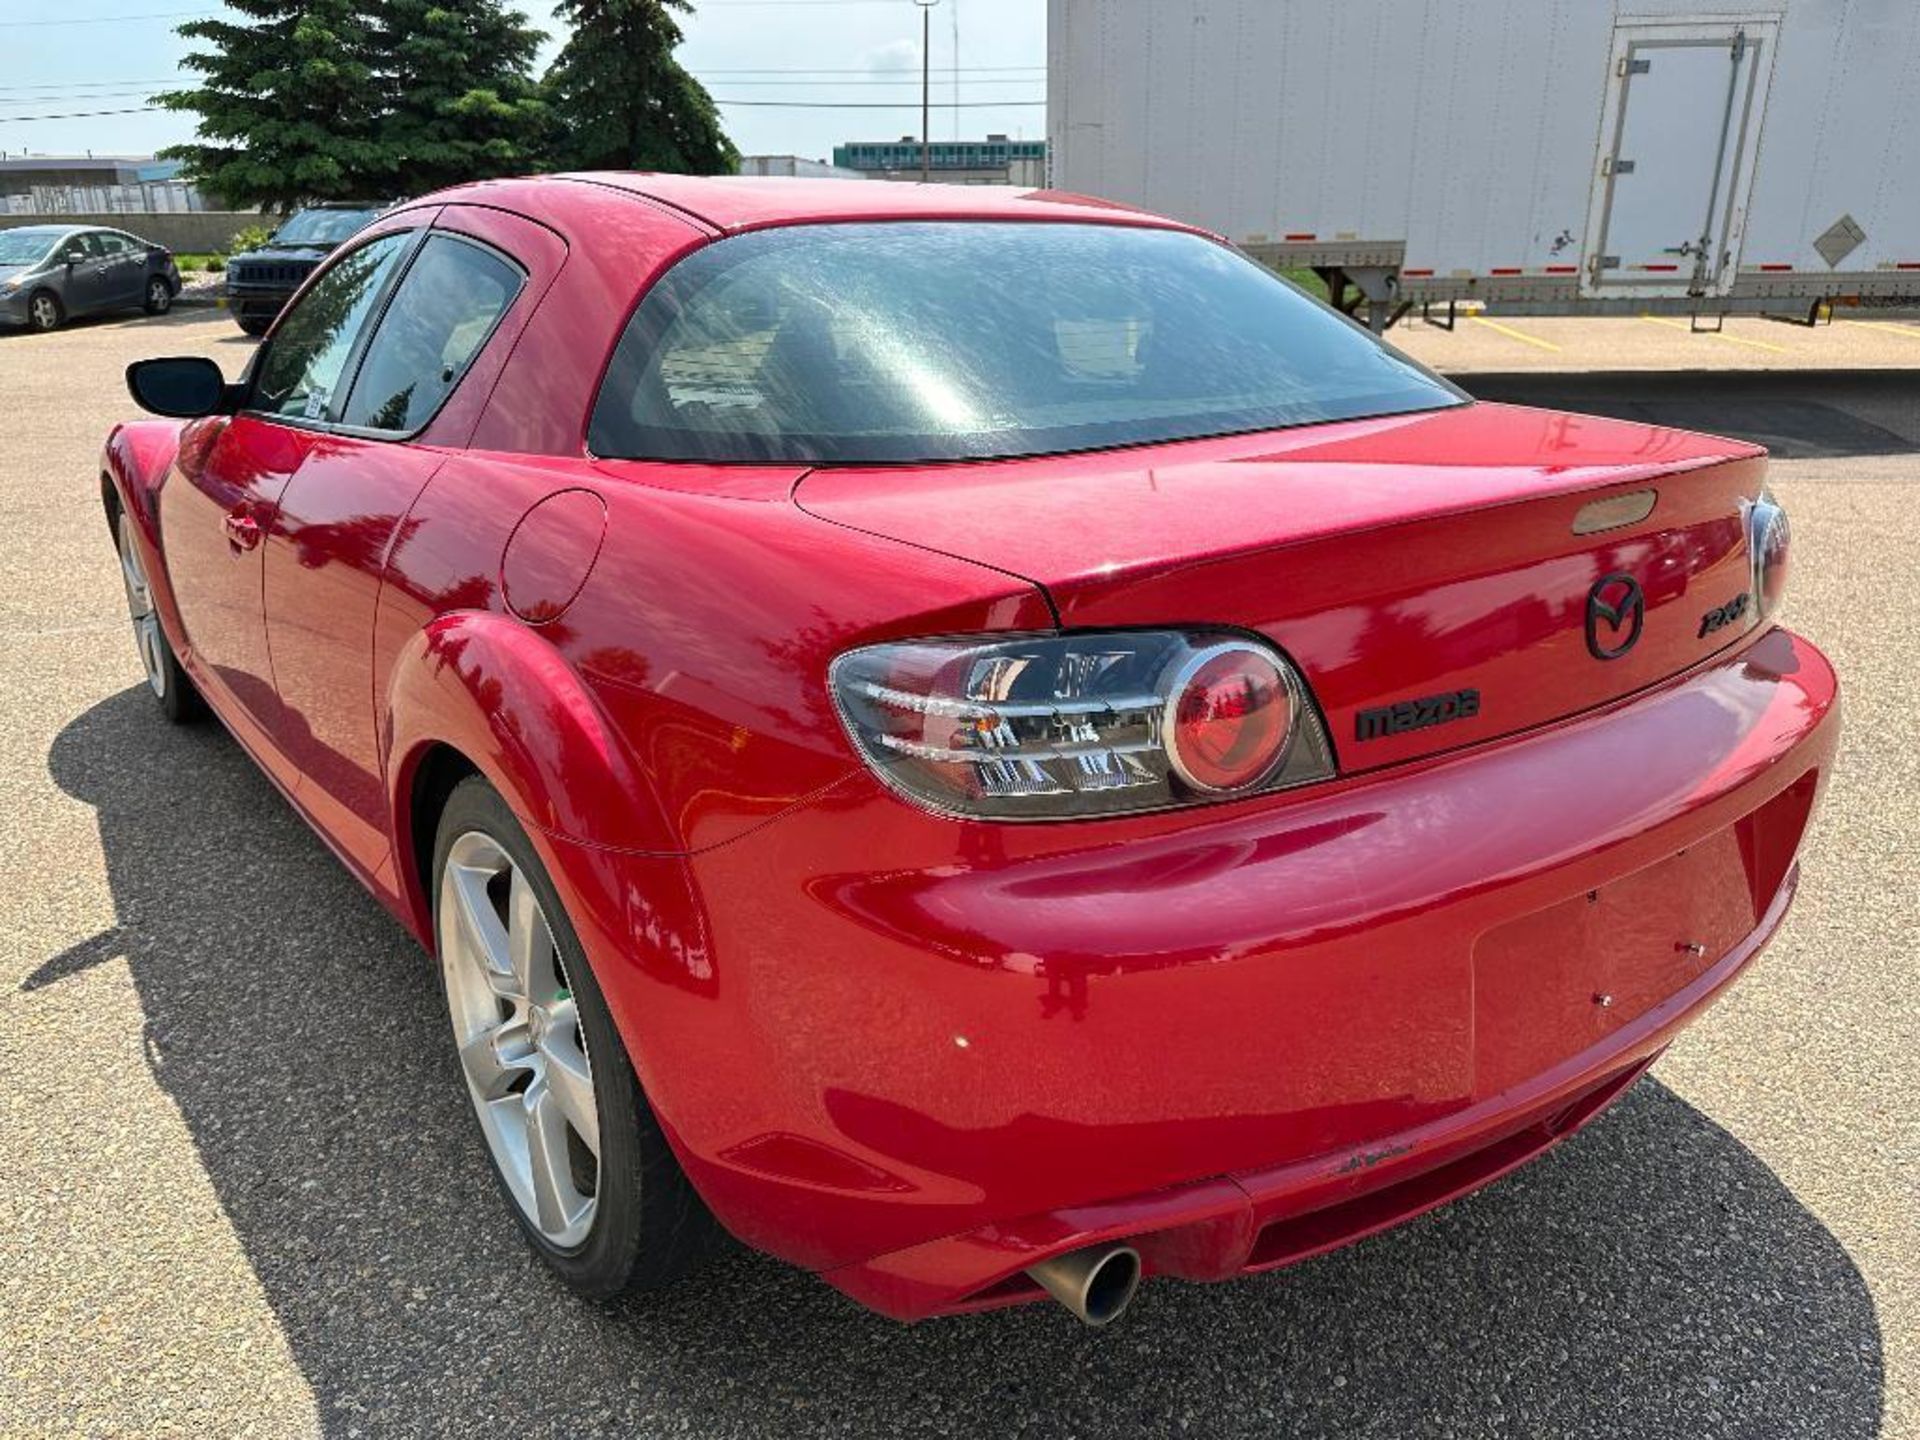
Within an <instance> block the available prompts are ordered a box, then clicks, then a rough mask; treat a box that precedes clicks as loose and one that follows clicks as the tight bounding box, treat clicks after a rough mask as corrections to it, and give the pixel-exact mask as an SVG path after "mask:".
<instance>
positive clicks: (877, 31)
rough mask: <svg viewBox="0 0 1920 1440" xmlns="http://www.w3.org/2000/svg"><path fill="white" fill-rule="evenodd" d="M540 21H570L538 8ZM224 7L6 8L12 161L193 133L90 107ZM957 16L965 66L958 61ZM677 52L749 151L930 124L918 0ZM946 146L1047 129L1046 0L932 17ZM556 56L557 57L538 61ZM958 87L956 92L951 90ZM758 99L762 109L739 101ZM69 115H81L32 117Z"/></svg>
mask: <svg viewBox="0 0 1920 1440" xmlns="http://www.w3.org/2000/svg"><path fill="white" fill-rule="evenodd" d="M522 6H523V8H525V9H526V10H527V11H528V13H529V14H530V15H531V16H532V17H533V20H534V23H535V24H537V25H539V26H541V27H542V28H545V29H546V30H548V31H549V33H550V34H553V35H555V36H556V38H555V40H554V41H553V42H552V43H551V44H550V45H549V47H548V51H547V56H550V55H551V53H552V51H553V49H555V48H557V46H558V38H557V37H558V34H559V27H558V26H557V25H556V24H555V23H554V22H553V20H552V17H551V12H550V11H549V10H548V8H547V6H546V5H545V4H544V3H541V0H531V3H528V0H522ZM212 13H215V11H214V7H212V6H204V7H201V8H196V7H195V4H194V0H71V3H68V4H62V5H61V6H59V7H58V8H57V9H56V8H55V7H53V6H50V5H48V4H46V3H44V0H0V55H5V56H6V57H8V60H9V62H10V63H9V64H8V65H7V66H6V67H5V68H4V70H0V151H4V152H5V153H6V154H8V155H19V154H21V153H23V152H28V151H30V152H32V153H35V154H45V155H74V154H83V153H85V152H87V151H89V150H91V151H92V152H94V153H95V154H100V155H108V154H150V153H152V152H153V151H154V150H156V149H158V148H159V147H160V146H163V145H167V144H170V143H173V142H175V141H179V140H184V139H188V138H190V135H191V120H190V118H189V117H185V116H180V115H174V114H170V113H167V112H156V113H149V114H121V115H94V116H91V117H85V118H81V117H80V116H79V112H86V111H105V110H129V109H135V108H137V107H140V106H143V105H144V104H145V103H146V97H147V96H149V95H151V94H152V93H153V92H154V91H155V90H156V89H164V88H166V87H168V86H170V85H172V84H174V83H175V81H176V79H177V78H178V76H179V74H180V72H179V70H178V65H179V61H180V57H181V56H182V55H184V54H185V53H186V52H187V49H188V45H187V43H186V42H185V41H183V40H181V39H180V38H179V37H178V36H177V35H175V34H174V33H173V27H174V26H176V25H178V24H180V23H181V22H182V21H183V20H186V19H188V18H191V17H192V16H195V15H200V14H212ZM956 20H957V21H958V30H959V37H958V38H959V46H958V52H957V53H958V63H959V66H960V70H959V73H958V74H956V73H955V72H954V70H953V66H954V63H955V54H956V51H955V44H954V40H955V36H954V30H955V22H956ZM682 25H683V28H684V29H685V30H686V34H687V41H686V44H685V45H684V46H682V47H681V51H680V58H681V60H682V61H683V63H685V64H686V65H687V66H688V67H689V68H691V69H692V70H693V72H694V73H695V74H696V75H698V76H699V77H700V78H701V79H702V80H703V81H704V82H705V83H706V85H707V88H708V89H709V90H710V91H711V92H712V93H713V94H714V95H715V97H717V98H719V99H722V100H730V101H734V102H741V103H734V104H729V105H725V106H723V107H722V108H723V114H724V116H725V119H726V122H727V129H728V133H729V134H731V135H732V136H733V139H734V143H735V144H737V145H738V146H739V147H740V149H741V150H742V151H743V152H745V153H748V154H779V155H788V154H798V155H806V156H813V157H825V156H826V155H827V153H828V152H829V151H830V150H831V149H832V147H833V145H834V143H835V142H836V141H839V140H849V139H894V138H897V137H899V136H902V135H906V134H908V133H916V134H917V133H918V130H919V126H920V111H919V103H920V83H919V79H920V77H919V64H920V13H919V11H918V10H917V9H916V8H915V6H914V5H913V3H912V0H700V3H699V4H698V7H697V9H696V12H695V14H694V15H693V16H692V17H691V18H686V19H683V21H682ZM931 49H932V57H933V65H934V100H935V101H936V102H941V101H952V100H954V99H955V96H956V93H957V95H958V98H959V100H960V101H961V102H963V103H964V104H966V105H967V106H969V107H973V106H982V107H984V108H967V109H949V110H942V109H936V110H935V111H934V117H933V133H934V137H935V138H936V139H941V138H949V137H952V136H955V135H984V134H986V133H987V132H989V131H1004V132H1005V133H1007V134H1010V135H1021V134H1024V135H1027V136H1040V135H1044V134H1045V133H1046V119H1045V116H1046V112H1045V110H1043V109H1042V108H1040V107H1039V106H1037V105H1025V106H1016V105H1010V104H1005V103H997V104H996V103H993V102H1007V101H1036V100H1040V99H1042V98H1044V96H1045V93H1046V80H1045V65H1046V3H1045V0H939V4H938V5H937V6H936V7H935V9H934V11H933V44H932V47H931ZM544 58H547V57H543V59H544ZM956 85H957V87H958V89H957V92H956ZM795 101H807V102H816V103H817V102H861V103H862V104H864V105H876V104H881V103H891V102H900V108H886V109H795V108H780V107H778V106H775V105H772V104H769V103H767V102H786V103H791V102H795ZM744 102H758V103H752V104H749V103H744ZM44 116H63V117H64V116H73V117H75V118H59V119H51V118H33V119H29V118H27V117H44Z"/></svg>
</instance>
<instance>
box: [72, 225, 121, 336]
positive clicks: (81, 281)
mask: <svg viewBox="0 0 1920 1440" xmlns="http://www.w3.org/2000/svg"><path fill="white" fill-rule="evenodd" d="M60 251H61V255H62V256H63V257H64V258H65V259H66V261H67V264H66V283H65V284H64V285H63V286H62V287H61V293H60V303H61V304H62V305H64V306H65V307H66V311H67V314H69V315H91V314H93V313H94V312H95V311H97V310H104V309H105V308H106V306H107V266H108V264H109V263H110V262H109V261H108V259H107V253H106V247H105V246H103V245H102V244H101V243H100V233H99V231H97V230H84V231H81V232H80V233H79V234H77V235H70V236H68V237H67V239H66V240H65V241H63V242H62V243H61V246H60Z"/></svg>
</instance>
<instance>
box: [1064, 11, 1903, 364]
mask: <svg viewBox="0 0 1920 1440" xmlns="http://www.w3.org/2000/svg"><path fill="white" fill-rule="evenodd" d="M1047 46H1048V56H1047V74H1048V80H1047V91H1048V138H1049V141H1050V147H1049V148H1050V152H1051V153H1050V163H1051V166H1052V172H1051V175H1050V177H1049V183H1050V184H1052V185H1053V186H1054V187H1055V188H1057V189H1063V190H1074V191H1080V192H1083V193H1086V194H1090V195H1099V196H1104V197H1107V198H1109V199H1113V200H1119V201H1124V202H1128V203H1133V204H1139V205H1143V206H1146V207H1148V208H1150V209H1153V210H1159V211H1164V212H1167V213H1169V214H1172V215H1176V216H1179V217H1181V218H1184V219H1188V220H1191V221H1194V222H1196V223H1198V224H1202V225H1205V226H1207V227H1208V228H1210V229H1213V230H1215V231H1218V232H1219V233H1221V234H1223V235H1225V236H1226V237H1227V238H1228V239H1230V240H1233V241H1235V242H1236V243H1238V244H1239V245H1241V246H1242V247H1243V248H1245V249H1246V250H1248V251H1249V252H1250V253H1252V254H1253V255H1255V256H1256V257H1257V258H1259V259H1261V260H1263V261H1265V262H1267V263H1268V264H1271V265H1275V266H1279V267H1293V266H1297V267H1311V268H1313V269H1315V270H1317V271H1319V272H1320V273H1321V274H1322V275H1323V276H1324V277H1326V278H1327V279H1328V281H1329V282H1330V284H1331V285H1332V286H1333V287H1334V290H1335V294H1336V297H1339V298H1340V299H1342V300H1344V298H1345V296H1346V295H1347V293H1348V289H1347V287H1348V286H1349V284H1351V285H1352V286H1354V287H1355V288H1356V289H1357V291H1358V295H1356V297H1355V304H1354V305H1353V306H1348V307H1347V308H1350V309H1351V308H1356V307H1357V305H1358V304H1359V303H1361V302H1362V301H1364V302H1365V303H1366V305H1367V314H1368V317H1369V318H1370V320H1371V322H1372V323H1373V324H1374V325H1375V327H1376V328H1379V327H1383V326H1384V325H1386V324H1388V323H1390V322H1391V321H1392V320H1393V319H1396V318H1398V317H1399V316H1400V315H1402V314H1404V313H1406V311H1407V309H1408V308H1409V307H1412V306H1422V307H1426V308H1428V310H1429V313H1431V307H1433V306H1434V305H1435V304H1436V303H1438V304H1440V305H1441V306H1443V307H1445V308H1446V309H1447V310H1448V311H1449V312H1451V309H1452V306H1453V303H1454V302H1459V301H1467V300H1473V301H1479V302H1483V303H1484V305H1485V307H1486V309H1487V310H1488V311H1489V312H1491V313H1501V312H1505V313H1511V314H1576V313H1589V312H1591V313H1618V312H1626V313H1643V312H1656V313H1657V312H1666V313H1677V314H1682V315H1686V314H1691V315H1695V316H1716V315H1726V314H1769V313H1770V314H1780V315H1793V316H1796V317H1799V318H1804V319H1809V320H1811V319H1813V318H1815V317H1816V316H1818V315H1819V314H1820V313H1821V309H1822V307H1824V306H1829V305H1841V306H1846V305H1858V306H1866V307H1874V308H1878V309H1882V310H1912V309H1915V308H1920V0H1774V3H1772V4H1769V5H1750V4H1742V3H1740V0H1731V3H1725V4H1723V5H1721V6H1718V7H1715V6H1714V5H1713V4H1712V3H1711V0H1048V40H1047Z"/></svg>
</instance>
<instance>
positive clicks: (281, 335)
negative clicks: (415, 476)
mask: <svg viewBox="0 0 1920 1440" xmlns="http://www.w3.org/2000/svg"><path fill="white" fill-rule="evenodd" d="M417 223H418V222H416V226H417ZM418 240H419V232H418V230H417V228H414V229H408V228H404V227H395V228H394V229H393V230H391V231H389V232H388V233H385V234H380V235H376V236H373V237H370V238H368V239H367V240H366V241H365V242H364V243H363V244H361V245H359V246H357V247H356V248H355V249H354V250H353V251H351V252H349V253H347V254H345V255H342V256H341V257H340V259H339V260H338V261H337V262H336V263H335V264H334V265H333V266H332V267H331V268H330V269H329V270H328V271H327V273H326V274H325V275H323V276H321V277H320V278H319V279H318V280H316V281H315V283H314V284H313V285H312V286H310V287H309V288H308V289H307V290H306V291H305V292H304V294H303V295H302V296H301V297H300V299H299V302H298V304H297V306H296V307H295V309H293V310H292V311H289V313H288V315H287V317H286V321H285V323H284V324H282V326H281V327H280V329H279V330H277V331H276V332H275V334H274V338H273V339H272V341H271V342H269V343H268V344H267V345H265V346H263V347H262V348H261V350H260V351H259V352H258V353H257V354H256V355H255V357H254V363H253V365H252V366H251V368H250V371H249V378H248V382H247V398H246V401H245V403H244V405H243V408H242V410H241V412H240V413H239V414H237V415H235V416H234V417H233V418H232V419H231V420H230V421H228V420H225V419H222V418H215V419H211V420H203V421H197V422H195V424H196V425H197V426H201V427H219V428H218V429H217V432H216V433H213V434H209V433H207V430H205V429H202V430H199V431H193V430H190V431H189V432H188V434H187V435H184V436H183V444H182V446H181V455H182V456H183V457H184V458H183V461H182V462H181V463H179V464H177V465H176V467H175V470H174V473H173V474H172V475H171V476H170V477H169V478H168V481H167V483H166V484H165V485H164V486H162V487H161V491H160V501H159V506H160V537H161V545H162V547H163V549H164V551H165V554H166V560H167V576H168V579H169V580H170V581H171V583H172V586H173V591H174V596H175V599H176V601H177V603H178V607H179V613H180V620H181V624H182V627H183V628H184V630H185V632H186V641H187V648H188V652H189V654H190V656H191V657H192V658H193V659H194V660H196V661H197V662H199V669H200V678H201V679H202V681H203V683H206V684H207V685H209V686H210V687H211V688H212V690H213V692H214V693H213V694H212V695H211V696H210V698H211V699H213V700H214V702H215V704H216V705H217V706H218V707H219V708H220V709H221V711H222V713H223V715H226V716H228V717H229V718H230V719H234V720H237V721H238V722H239V723H238V725H237V727H236V728H240V729H243V730H244V729H246V728H247V724H248V722H251V726H252V727H254V730H255V731H256V732H257V733H250V734H248V735H246V736H245V737H244V738H247V739H249V740H254V739H258V738H261V737H262V736H266V735H271V734H272V733H273V732H274V731H275V730H276V729H277V728H278V727H277V726H276V724H275V714H274V712H275V711H276V710H277V709H278V703H279V702H278V696H277V693H276V691H275V689H274V684H273V668H272V660H271V657H270V655H269V653H268V649H267V631H266V615H265V611H264V609H263V606H262V601H261V579H262V551H261V548H260V547H261V543H262V541H263V540H264V539H265V538H266V536H267V533H268V531H269V529H270V528H271V526H272V524H273V519H274V514H275V510H276V507H277V505H278V504H279V501H280V496H281V492H282V491H284V490H285V489H286V485H287V482H288V480H290V479H291V478H292V476H293V475H294V473H295V472H296V471H297V470H299V468H300V466H301V464H302V463H303V462H304V461H305V460H306V458H307V454H308V451H309V450H310V449H311V448H312V447H313V445H314V444H315V443H316V442H317V441H319V440H320V439H321V438H322V437H323V434H324V431H323V428H322V426H323V422H324V420H325V417H326V414H327V410H328V406H329V404H330V403H331V401H332V398H333V396H334V394H335V392H336V391H338V390H340V389H341V388H342V385H341V382H342V379H343V377H345V376H346V375H347V374H348V373H349V371H348V369H347V366H348V362H349V360H350V359H351V358H352V357H353V356H354V354H355V352H356V348H357V346H358V343H359V341H360V340H361V339H362V338H363V336H364V334H365V333H366V332H368V330H369V329H370V326H371V322H372V320H373V317H374V315H375V314H376V313H377V311H378V306H379V302H380V301H381V300H382V299H383V298H384V296H385V295H386V293H387V290H388V288H389V287H390V285H391V283H392V281H393V279H394V277H395V276H396V275H397V273H398V271H399V268H400V263H401V261H402V260H403V259H404V258H405V256H406V255H407V254H408V253H409V252H410V250H411V249H412V247H413V246H414V245H416V244H417V243H418ZM188 441H190V442H191V443H187V442H188ZM261 758H262V760H263V762H264V763H266V764H267V765H268V768H269V769H271V770H273V771H274V772H275V774H276V775H278V776H279V777H280V778H281V779H282V780H283V781H285V780H288V779H289V778H290V773H289V772H286V771H285V770H284V767H282V766H281V765H279V764H276V763H275V762H276V757H274V756H272V755H262V757H261Z"/></svg>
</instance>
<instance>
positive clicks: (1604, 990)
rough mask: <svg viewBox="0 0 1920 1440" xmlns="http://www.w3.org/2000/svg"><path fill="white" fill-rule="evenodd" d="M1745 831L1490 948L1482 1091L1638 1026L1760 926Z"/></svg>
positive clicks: (1478, 995) (1477, 961) (1518, 928)
mask: <svg viewBox="0 0 1920 1440" xmlns="http://www.w3.org/2000/svg"><path fill="white" fill-rule="evenodd" d="M1742 828H1744V826H1742V827H1734V828H1731V829H1727V830H1723V831H1720V832H1718V833H1716V834H1714V835H1712V836H1710V837H1709V838H1707V839H1706V840H1703V841H1701V842H1700V843H1699V844H1697V845H1694V846H1692V847H1690V848H1688V849H1686V850H1683V851H1681V852H1680V853H1678V854H1676V855H1673V856H1670V857H1669V858H1668V859H1666V860H1663V861H1661V862H1660V863H1659V864H1657V865H1653V866H1650V867H1648V868H1647V869H1645V870H1641V871H1639V872H1637V873H1635V874H1633V875H1629V876H1626V877H1625V878H1624V879H1621V880H1617V881H1615V882H1613V883H1612V884H1609V885H1606V886H1604V887H1602V888H1601V889H1598V890H1594V891H1591V892H1589V893H1588V894H1586V895H1581V896H1576V897H1575V898H1574V899H1572V900H1568V901H1564V902H1562V903H1561V904H1559V905H1555V906H1552V907H1550V908H1548V909H1546V910H1541V911H1536V912H1535V913H1534V914H1532V915H1527V916H1523V917H1522V918H1521V919H1519V920H1514V921H1509V922H1508V923H1507V924H1505V925H1501V926H1499V927H1497V928H1495V929H1493V930H1489V931H1488V932H1486V934H1484V935H1482V936H1481V937H1480V941H1479V943H1478V944H1477V945H1476V946H1475V947H1474V963H1473V984H1474V1091H1475V1093H1476V1095H1490V1094H1494V1093H1496V1092H1498V1091H1500V1090H1504V1089H1506V1088H1507V1087H1508V1086H1510V1085H1513V1084H1515V1083H1516V1082H1518V1081H1520V1080H1524V1079H1526V1078H1528V1077H1529V1076H1532V1075H1536V1074H1538V1073H1540V1072H1541V1071H1542V1070H1544V1069H1547V1068H1548V1067H1549V1066H1552V1065H1554V1064H1556V1063H1558V1062H1559V1061H1561V1060H1564V1059H1566V1058H1568V1057H1569V1056H1571V1055H1575V1054H1578V1053H1579V1052H1580V1051H1582V1050H1585V1049H1586V1048H1587V1047H1588V1046H1590V1045H1593V1044H1595V1043H1596V1042H1598V1041H1600V1040H1602V1039H1604V1038H1605V1037H1606V1036H1607V1035H1608V1034H1609V1033H1610V1032H1611V1031H1614V1030H1617V1029H1618V1028H1620V1027H1621V1026H1622V1025H1625V1024H1627V1023H1629V1022H1630V1021H1632V1020H1635V1019H1638V1018H1639V1017H1640V1016H1642V1015H1644V1014H1646V1012H1647V1011H1648V1010H1650V1009H1651V1008H1652V1007H1653V1006H1655V1005H1657V1004H1658V1003H1659V1002H1660V1001H1662V1000H1664V999H1666V998H1667V997H1668V996H1669V995H1672V994H1673V993H1674V992H1675V991H1676V990H1679V989H1680V988H1681V987H1683V986H1684V985H1686V984H1687V983H1688V982H1689V981H1691V980H1693V979H1694V978H1695V977H1696V976H1698V975H1699V974H1700V972H1701V971H1703V970H1705V969H1706V968H1707V967H1708V966H1710V965H1712V964H1713V963H1714V962H1715V961H1717V960H1718V959H1720V957H1721V956H1723V955H1725V954H1726V953H1727V951H1729V950H1731V949H1732V948H1733V947H1734V946H1735V945H1736V944H1738V943H1739V941H1740V940H1741V939H1742V938H1743V937H1745V936H1746V935H1747V934H1748V933H1749V932H1750V931H1752V930H1753V928H1754V926H1755V925H1756V924H1757V923H1758V921H1759V914H1760V906H1759V905H1758V904H1756V900H1755V886H1754V884H1753V879H1752V877H1751V874H1750V864H1749V862H1750V858H1751V857H1749V856H1744V855H1743V853H1742V846H1741V841H1740V833H1739V832H1740V830H1741V829H1742Z"/></svg>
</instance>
